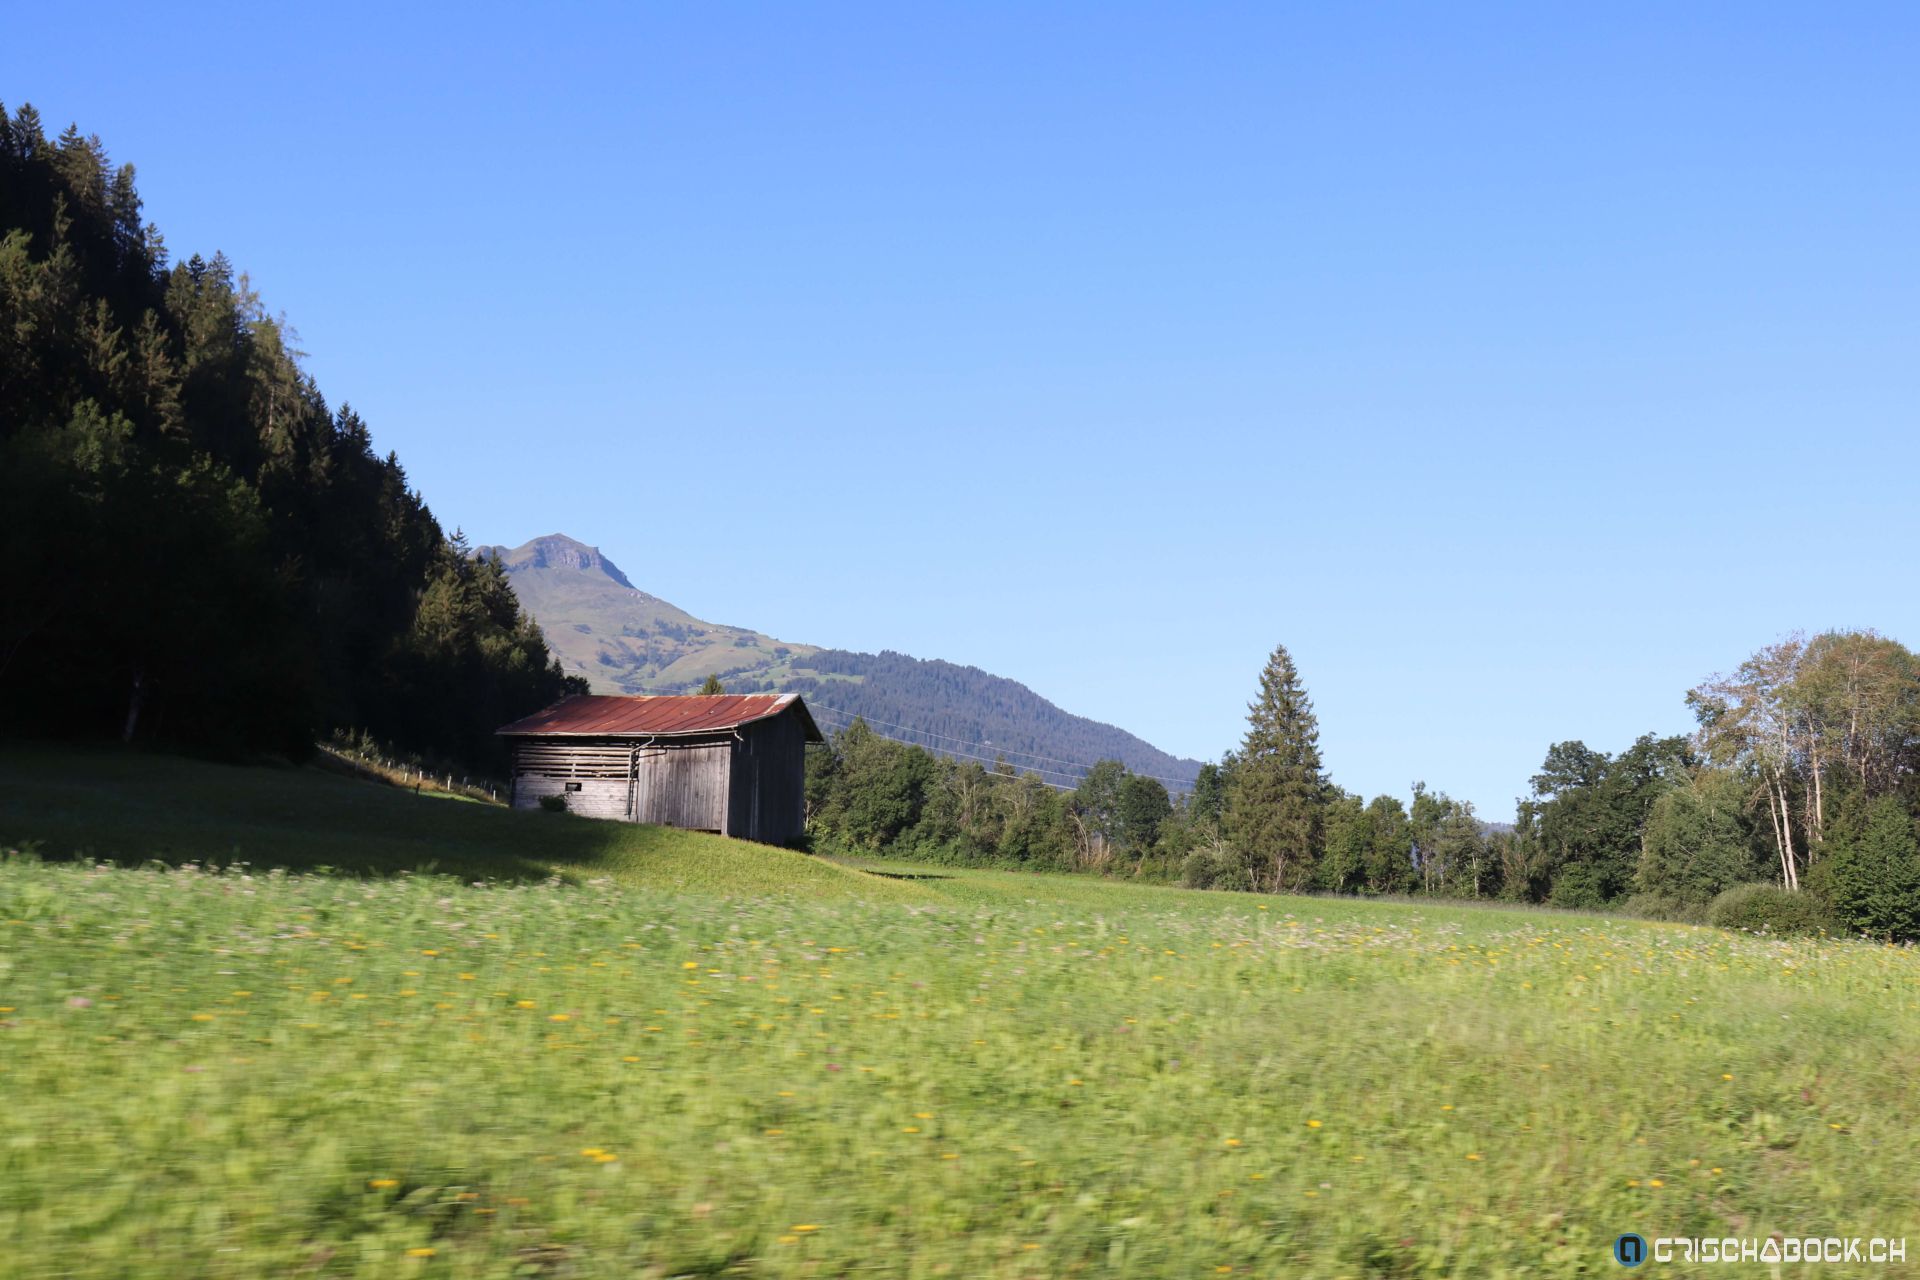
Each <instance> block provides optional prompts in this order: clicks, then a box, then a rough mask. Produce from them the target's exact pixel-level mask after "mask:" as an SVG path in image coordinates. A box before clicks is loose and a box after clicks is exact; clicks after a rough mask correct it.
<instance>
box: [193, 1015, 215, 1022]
mask: <svg viewBox="0 0 1920 1280" xmlns="http://www.w3.org/2000/svg"><path fill="white" fill-rule="evenodd" d="M193 1020H194V1021H195V1022H212V1021H213V1015H212V1014H210V1013H196V1014H194V1015H193Z"/></svg>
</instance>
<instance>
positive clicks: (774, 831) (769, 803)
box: [727, 715, 807, 844]
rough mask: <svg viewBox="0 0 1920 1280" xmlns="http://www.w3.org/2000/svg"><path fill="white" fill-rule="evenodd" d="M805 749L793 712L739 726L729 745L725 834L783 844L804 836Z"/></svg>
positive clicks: (798, 721)
mask: <svg viewBox="0 0 1920 1280" xmlns="http://www.w3.org/2000/svg"><path fill="white" fill-rule="evenodd" d="M806 750H807V735H806V730H804V729H802V728H801V727H800V720H799V717H797V716H793V715H783V716H774V717H772V718H770V719H767V720H758V721H755V722H754V723H752V724H749V725H744V726H742V727H741V730H740V741H739V742H738V743H736V744H735V745H734V748H733V785H732V797H731V802H730V803H729V805H728V813H727V818H728V832H729V834H731V835H736V836H738V837H740V838H741V839H742V840H759V841H761V842H762V843H765V844H786V843H787V842H789V841H791V840H797V839H799V838H800V837H801V836H802V835H805V834H806V769H807V758H806Z"/></svg>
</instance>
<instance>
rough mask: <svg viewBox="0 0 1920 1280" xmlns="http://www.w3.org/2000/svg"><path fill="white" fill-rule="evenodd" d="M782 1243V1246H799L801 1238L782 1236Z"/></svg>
mask: <svg viewBox="0 0 1920 1280" xmlns="http://www.w3.org/2000/svg"><path fill="white" fill-rule="evenodd" d="M780 1243H781V1244H799V1243H800V1237H799V1236H781V1237H780Z"/></svg>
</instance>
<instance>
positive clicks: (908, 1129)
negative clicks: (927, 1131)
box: [900, 1124, 920, 1133]
mask: <svg viewBox="0 0 1920 1280" xmlns="http://www.w3.org/2000/svg"><path fill="white" fill-rule="evenodd" d="M900 1132H902V1133H918V1132H920V1126H919V1125H915V1124H907V1125H901V1126H900Z"/></svg>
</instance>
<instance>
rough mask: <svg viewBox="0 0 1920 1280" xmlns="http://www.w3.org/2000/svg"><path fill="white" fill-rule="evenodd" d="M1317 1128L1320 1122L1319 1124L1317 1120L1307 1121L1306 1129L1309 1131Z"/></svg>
mask: <svg viewBox="0 0 1920 1280" xmlns="http://www.w3.org/2000/svg"><path fill="white" fill-rule="evenodd" d="M1319 1127H1320V1122H1319V1121H1318V1120H1309V1121H1307V1128H1309V1129H1318V1128H1319Z"/></svg>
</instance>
